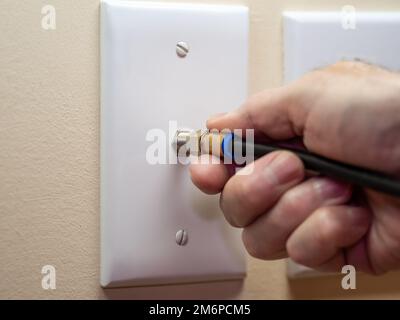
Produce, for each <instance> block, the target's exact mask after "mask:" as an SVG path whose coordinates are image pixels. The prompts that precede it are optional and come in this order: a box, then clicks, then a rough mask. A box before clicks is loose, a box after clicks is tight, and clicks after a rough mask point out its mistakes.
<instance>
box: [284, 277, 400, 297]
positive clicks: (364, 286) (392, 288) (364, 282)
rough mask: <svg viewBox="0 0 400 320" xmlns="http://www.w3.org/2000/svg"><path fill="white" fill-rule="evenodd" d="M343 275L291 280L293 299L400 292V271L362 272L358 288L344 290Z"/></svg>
mask: <svg viewBox="0 0 400 320" xmlns="http://www.w3.org/2000/svg"><path fill="white" fill-rule="evenodd" d="M341 281H342V277H341V276H327V277H315V278H304V279H295V280H290V281H289V287H290V294H291V298H292V299H331V298H338V299H346V298H358V299H363V298H368V296H371V297H374V298H375V299H376V297H377V295H378V294H379V295H380V298H382V299H390V296H391V295H392V294H393V293H400V272H392V273H388V274H386V275H383V276H370V275H366V274H361V275H359V276H357V288H356V289H354V290H350V289H349V290H344V289H342V287H341Z"/></svg>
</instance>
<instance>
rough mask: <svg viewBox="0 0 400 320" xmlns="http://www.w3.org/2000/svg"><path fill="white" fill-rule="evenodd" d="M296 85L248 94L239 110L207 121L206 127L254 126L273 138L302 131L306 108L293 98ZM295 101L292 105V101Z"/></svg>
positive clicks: (290, 135)
mask: <svg viewBox="0 0 400 320" xmlns="http://www.w3.org/2000/svg"><path fill="white" fill-rule="evenodd" d="M296 95H297V87H296V86H294V85H288V86H285V87H281V88H275V89H269V90H265V91H263V92H261V93H259V94H256V95H254V96H253V97H251V98H250V99H249V100H248V101H247V102H245V103H244V105H243V106H242V107H240V108H239V109H237V110H235V111H233V112H229V113H226V114H223V115H217V116H214V117H212V118H211V119H209V120H208V121H207V127H208V128H209V129H218V130H223V129H231V130H234V129H255V130H256V131H260V132H262V133H264V134H266V135H267V136H268V137H270V138H273V139H289V138H292V137H294V136H299V135H301V134H302V131H303V128H304V122H305V118H306V110H305V109H304V108H303V107H302V106H301V105H300V104H299V99H296ZM295 103H296V108H294V107H293V106H294V104H295Z"/></svg>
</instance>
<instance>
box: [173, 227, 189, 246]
mask: <svg viewBox="0 0 400 320" xmlns="http://www.w3.org/2000/svg"><path fill="white" fill-rule="evenodd" d="M175 240H176V243H177V244H178V245H179V246H185V245H186V244H187V243H188V240H189V237H188V233H187V231H186V230H185V229H180V230H178V232H177V233H176V235H175Z"/></svg>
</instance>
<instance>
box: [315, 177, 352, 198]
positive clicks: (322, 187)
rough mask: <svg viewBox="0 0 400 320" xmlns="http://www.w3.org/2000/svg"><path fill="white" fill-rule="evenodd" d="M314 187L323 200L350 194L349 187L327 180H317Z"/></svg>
mask: <svg viewBox="0 0 400 320" xmlns="http://www.w3.org/2000/svg"><path fill="white" fill-rule="evenodd" d="M314 187H315V188H316V189H317V191H318V192H319V193H320V195H321V196H322V197H323V198H339V197H342V196H344V195H346V194H347V193H348V192H349V188H350V187H349V185H348V184H346V183H343V182H339V181H335V180H332V179H327V178H320V179H316V180H315V183H314Z"/></svg>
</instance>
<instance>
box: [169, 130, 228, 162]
mask: <svg viewBox="0 0 400 320" xmlns="http://www.w3.org/2000/svg"><path fill="white" fill-rule="evenodd" d="M224 136H225V134H224V133H219V132H213V131H209V130H184V129H182V130H178V131H177V132H176V134H175V138H174V141H173V145H174V147H175V149H176V152H177V157H180V156H186V157H188V156H190V155H194V156H200V155H201V154H212V155H215V156H217V157H222V156H223V153H222V149H221V144H222V141H223V139H224Z"/></svg>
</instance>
